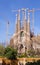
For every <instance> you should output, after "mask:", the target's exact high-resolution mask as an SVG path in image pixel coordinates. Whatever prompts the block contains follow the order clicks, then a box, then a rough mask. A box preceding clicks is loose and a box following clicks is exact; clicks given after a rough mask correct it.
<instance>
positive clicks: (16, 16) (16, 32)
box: [16, 14, 18, 33]
mask: <svg viewBox="0 0 40 65" xmlns="http://www.w3.org/2000/svg"><path fill="white" fill-rule="evenodd" d="M17 32H18V15H17V14H16V33H17Z"/></svg>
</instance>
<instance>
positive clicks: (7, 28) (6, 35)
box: [6, 21, 9, 46]
mask: <svg viewBox="0 0 40 65" xmlns="http://www.w3.org/2000/svg"><path fill="white" fill-rule="evenodd" d="M6 25H7V29H6V45H7V46H8V28H9V21H7V24H6Z"/></svg>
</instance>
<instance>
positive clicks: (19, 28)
mask: <svg viewBox="0 0 40 65" xmlns="http://www.w3.org/2000/svg"><path fill="white" fill-rule="evenodd" d="M20 28H21V27H20V9H19V10H18V43H19V41H20Z"/></svg>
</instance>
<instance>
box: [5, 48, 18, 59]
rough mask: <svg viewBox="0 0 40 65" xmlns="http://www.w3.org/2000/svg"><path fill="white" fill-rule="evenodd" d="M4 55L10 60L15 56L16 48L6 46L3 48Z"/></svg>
mask: <svg viewBox="0 0 40 65" xmlns="http://www.w3.org/2000/svg"><path fill="white" fill-rule="evenodd" d="M4 54H5V57H7V58H8V59H11V60H13V59H14V60H15V59H16V58H17V50H16V49H13V48H11V47H7V48H5V53H4Z"/></svg>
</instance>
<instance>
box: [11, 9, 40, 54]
mask: <svg viewBox="0 0 40 65" xmlns="http://www.w3.org/2000/svg"><path fill="white" fill-rule="evenodd" d="M22 18H23V19H22V21H21V19H20V10H19V13H18V14H16V29H15V33H14V34H13V36H12V37H11V40H10V45H11V46H12V47H13V48H15V49H17V50H18V53H19V54H22V53H25V52H27V51H28V50H32V49H34V50H37V49H38V50H40V35H37V36H35V35H34V33H33V32H32V31H31V28H30V13H29V12H28V17H26V10H23V17H22ZM21 22H22V23H21Z"/></svg>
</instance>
